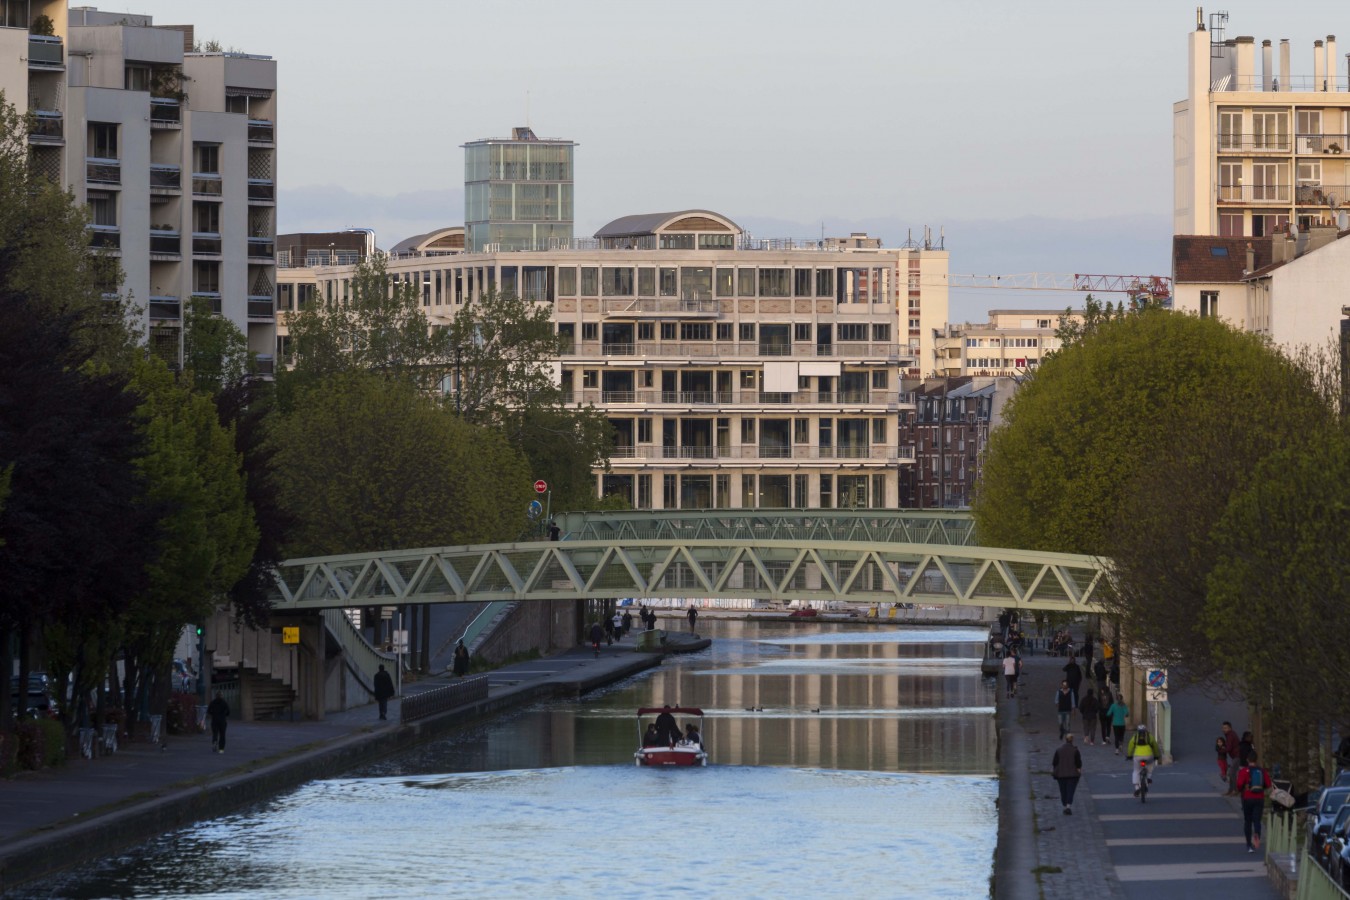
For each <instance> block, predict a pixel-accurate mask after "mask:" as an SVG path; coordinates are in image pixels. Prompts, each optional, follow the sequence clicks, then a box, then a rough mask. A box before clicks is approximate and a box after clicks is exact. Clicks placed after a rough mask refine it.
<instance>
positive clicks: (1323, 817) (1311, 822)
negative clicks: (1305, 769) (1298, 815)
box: [1308, 787, 1350, 865]
mask: <svg viewBox="0 0 1350 900" xmlns="http://www.w3.org/2000/svg"><path fill="white" fill-rule="evenodd" d="M1348 798H1350V787H1332V788H1327V789H1326V790H1325V791H1323V792H1322V796H1321V799H1319V800H1318V801H1317V805H1316V806H1312V807H1309V809H1308V852H1309V853H1310V854H1312V857H1313V859H1314V860H1316V861H1317V862H1318V863H1321V864H1322V865H1326V857H1325V851H1326V847H1327V841H1328V839H1329V838H1330V836H1331V827H1332V825H1334V824H1335V822H1336V816H1337V815H1338V814H1339V813H1340V811H1341V807H1342V806H1344V805H1345V801H1346V800H1347V799H1348Z"/></svg>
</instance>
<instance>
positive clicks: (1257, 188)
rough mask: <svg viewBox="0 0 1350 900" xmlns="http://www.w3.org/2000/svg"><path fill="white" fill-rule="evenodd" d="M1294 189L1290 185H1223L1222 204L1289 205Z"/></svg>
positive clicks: (1221, 187)
mask: <svg viewBox="0 0 1350 900" xmlns="http://www.w3.org/2000/svg"><path fill="white" fill-rule="evenodd" d="M1292 193H1293V187H1292V186H1291V185H1288V184H1221V185H1219V202H1220V203H1288V202H1289V200H1290V197H1291V195H1292Z"/></svg>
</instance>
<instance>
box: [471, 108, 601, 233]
mask: <svg viewBox="0 0 1350 900" xmlns="http://www.w3.org/2000/svg"><path fill="white" fill-rule="evenodd" d="M575 152H576V144H574V143H573V142H571V141H565V140H558V139H554V138H540V137H537V136H536V135H535V133H534V131H533V130H532V129H530V128H528V127H526V128H513V129H511V137H510V138H485V139H484V140H481V141H471V142H469V143H467V144H465V145H464V226H465V232H466V240H467V243H468V248H469V249H470V250H472V251H474V252H476V253H482V252H485V251H492V250H545V249H548V248H549V247H557V246H567V245H568V244H570V243H571V242H572V215H573V212H572V178H573V168H572V160H573V157H574V155H575Z"/></svg>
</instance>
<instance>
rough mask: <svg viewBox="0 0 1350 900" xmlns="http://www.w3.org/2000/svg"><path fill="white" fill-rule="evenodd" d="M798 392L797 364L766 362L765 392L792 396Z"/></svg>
mask: <svg viewBox="0 0 1350 900" xmlns="http://www.w3.org/2000/svg"><path fill="white" fill-rule="evenodd" d="M796 390H797V363H795V362H766V363H765V364H764V392H765V393H767V394H792V393H795V392H796Z"/></svg>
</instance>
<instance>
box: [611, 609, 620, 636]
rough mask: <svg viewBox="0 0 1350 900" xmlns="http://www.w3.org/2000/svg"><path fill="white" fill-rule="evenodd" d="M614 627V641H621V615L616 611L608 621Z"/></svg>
mask: <svg viewBox="0 0 1350 900" xmlns="http://www.w3.org/2000/svg"><path fill="white" fill-rule="evenodd" d="M610 622H612V623H613V626H614V640H616V641H621V640H623V615H622V614H621V613H620V612H619V611H618V610H617V609H616V610H614V616H613V617H612V618H611V619H610Z"/></svg>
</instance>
